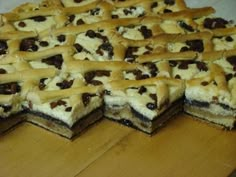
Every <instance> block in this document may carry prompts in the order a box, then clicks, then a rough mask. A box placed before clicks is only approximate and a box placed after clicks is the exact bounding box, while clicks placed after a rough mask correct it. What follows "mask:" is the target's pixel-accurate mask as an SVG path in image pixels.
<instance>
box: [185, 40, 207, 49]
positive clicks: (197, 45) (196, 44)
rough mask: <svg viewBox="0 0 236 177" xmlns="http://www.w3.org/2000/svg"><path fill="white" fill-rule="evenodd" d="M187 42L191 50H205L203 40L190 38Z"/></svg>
mask: <svg viewBox="0 0 236 177" xmlns="http://www.w3.org/2000/svg"><path fill="white" fill-rule="evenodd" d="M186 44H187V45H188V46H189V50H192V51H196V52H203V51H204V45H203V41H202V40H188V41H186Z"/></svg>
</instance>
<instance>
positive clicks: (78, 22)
mask: <svg viewBox="0 0 236 177" xmlns="http://www.w3.org/2000/svg"><path fill="white" fill-rule="evenodd" d="M83 24H85V22H84V21H83V19H81V18H80V19H78V20H77V22H76V25H83Z"/></svg>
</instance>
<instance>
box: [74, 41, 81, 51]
mask: <svg viewBox="0 0 236 177" xmlns="http://www.w3.org/2000/svg"><path fill="white" fill-rule="evenodd" d="M74 47H75V48H76V50H77V52H78V53H80V52H82V50H83V46H82V45H80V44H78V43H75V44H74Z"/></svg>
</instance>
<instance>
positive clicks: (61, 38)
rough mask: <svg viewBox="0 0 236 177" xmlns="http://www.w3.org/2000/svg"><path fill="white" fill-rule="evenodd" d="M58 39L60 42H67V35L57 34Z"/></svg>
mask: <svg viewBox="0 0 236 177" xmlns="http://www.w3.org/2000/svg"><path fill="white" fill-rule="evenodd" d="M57 40H58V41H59V42H65V41H66V36H65V35H63V34H61V35H59V36H57Z"/></svg>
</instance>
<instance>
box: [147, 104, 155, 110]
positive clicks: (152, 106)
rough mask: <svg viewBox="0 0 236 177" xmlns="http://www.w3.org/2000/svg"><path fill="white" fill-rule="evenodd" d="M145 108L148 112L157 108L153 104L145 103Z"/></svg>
mask: <svg viewBox="0 0 236 177" xmlns="http://www.w3.org/2000/svg"><path fill="white" fill-rule="evenodd" d="M146 107H147V108H148V109H150V110H155V109H156V108H157V105H156V104H155V103H147V104H146Z"/></svg>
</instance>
